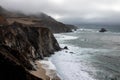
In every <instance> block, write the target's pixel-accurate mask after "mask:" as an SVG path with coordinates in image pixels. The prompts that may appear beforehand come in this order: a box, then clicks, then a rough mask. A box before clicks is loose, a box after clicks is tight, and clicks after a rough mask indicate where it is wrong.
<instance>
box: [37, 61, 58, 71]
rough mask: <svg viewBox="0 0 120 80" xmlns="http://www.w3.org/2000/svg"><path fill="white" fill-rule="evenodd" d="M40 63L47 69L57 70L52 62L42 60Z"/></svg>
mask: <svg viewBox="0 0 120 80" xmlns="http://www.w3.org/2000/svg"><path fill="white" fill-rule="evenodd" d="M39 62H40V63H41V64H43V67H44V68H45V69H51V70H56V67H55V66H54V65H53V63H52V62H51V61H50V60H41V61H39Z"/></svg>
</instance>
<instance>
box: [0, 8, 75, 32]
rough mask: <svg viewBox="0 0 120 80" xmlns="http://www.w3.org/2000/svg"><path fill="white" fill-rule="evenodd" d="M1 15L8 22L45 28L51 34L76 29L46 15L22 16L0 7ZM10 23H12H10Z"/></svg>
mask: <svg viewBox="0 0 120 80" xmlns="http://www.w3.org/2000/svg"><path fill="white" fill-rule="evenodd" d="M1 15H4V16H5V17H7V20H8V22H10V24H11V23H13V22H15V21H16V22H19V23H23V24H26V23H28V24H29V25H34V26H37V27H47V28H49V29H50V30H51V31H52V32H55V33H60V32H71V31H72V29H77V27H75V26H73V25H70V26H69V25H66V24H64V23H62V22H58V21H56V20H55V19H53V18H52V17H50V16H48V15H46V14H45V13H38V14H29V15H28V14H23V13H20V12H9V11H7V10H5V9H3V8H2V7H1ZM11 21H12V22H11Z"/></svg>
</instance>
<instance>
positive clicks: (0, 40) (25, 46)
mask: <svg viewBox="0 0 120 80" xmlns="http://www.w3.org/2000/svg"><path fill="white" fill-rule="evenodd" d="M60 49H61V48H60V47H59V44H58V42H57V40H56V39H55V37H54V36H53V34H52V32H51V31H50V30H49V29H48V28H43V27H33V26H28V25H25V24H21V23H17V22H14V23H13V24H11V25H1V26H0V75H1V76H0V79H3V80H42V78H38V77H36V76H34V75H32V74H30V73H29V71H30V70H37V65H36V64H35V61H36V60H39V59H43V58H44V57H47V56H50V55H51V54H54V52H55V51H59V50H60Z"/></svg>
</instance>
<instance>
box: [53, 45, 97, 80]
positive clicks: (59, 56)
mask: <svg viewBox="0 0 120 80" xmlns="http://www.w3.org/2000/svg"><path fill="white" fill-rule="evenodd" d="M65 45H67V44H61V46H65ZM67 46H68V47H69V50H62V51H59V52H56V54H55V55H53V56H52V59H51V61H52V62H53V63H54V64H55V66H56V69H57V71H58V73H59V75H60V76H61V77H62V78H63V80H95V79H93V78H92V77H91V76H90V75H89V73H88V72H87V71H88V70H95V69H94V68H92V67H90V64H89V62H88V61H86V60H85V61H83V60H84V59H83V58H85V57H86V55H85V57H84V56H81V57H80V56H78V57H77V56H76V54H77V52H79V51H81V53H82V52H83V51H84V50H85V49H84V50H80V48H79V47H75V46H70V45H67ZM81 49H82V48H81ZM66 51H67V53H66ZM90 51H93V50H90ZM70 52H73V53H70ZM74 53H75V55H74ZM77 58H79V59H77ZM80 58H81V59H80ZM88 65H89V66H88Z"/></svg>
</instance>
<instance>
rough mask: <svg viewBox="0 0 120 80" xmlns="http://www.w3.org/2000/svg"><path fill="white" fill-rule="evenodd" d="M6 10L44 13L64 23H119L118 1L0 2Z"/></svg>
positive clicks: (32, 0) (8, 0)
mask: <svg viewBox="0 0 120 80" xmlns="http://www.w3.org/2000/svg"><path fill="white" fill-rule="evenodd" d="M0 5H1V6H2V7H4V8H6V9H8V10H12V11H21V12H24V13H26V14H28V13H40V12H44V13H46V14H48V15H50V16H52V17H54V18H55V19H57V20H58V21H62V22H64V23H72V24H79V23H112V24H119V23H120V0H0Z"/></svg>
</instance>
